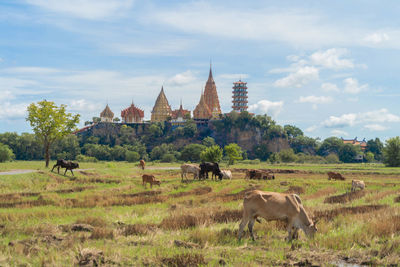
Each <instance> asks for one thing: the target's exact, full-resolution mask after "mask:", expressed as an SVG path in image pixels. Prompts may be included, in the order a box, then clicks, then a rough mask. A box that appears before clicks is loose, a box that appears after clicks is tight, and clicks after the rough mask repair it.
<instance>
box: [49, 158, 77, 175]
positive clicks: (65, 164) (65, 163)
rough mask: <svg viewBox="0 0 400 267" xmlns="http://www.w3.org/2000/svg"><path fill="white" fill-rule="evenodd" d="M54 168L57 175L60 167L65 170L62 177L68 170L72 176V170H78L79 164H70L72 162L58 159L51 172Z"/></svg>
mask: <svg viewBox="0 0 400 267" xmlns="http://www.w3.org/2000/svg"><path fill="white" fill-rule="evenodd" d="M55 167H57V172H58V173H60V167H61V168H65V172H64V175H65V174H66V173H67V171H68V170H70V171H71V173H72V175H74V173H73V172H72V169H76V168H79V164H78V163H75V162H72V161H66V160H63V159H58V160H57V163H56V165H54V166H53V169H51V171H53V170H54V168H55Z"/></svg>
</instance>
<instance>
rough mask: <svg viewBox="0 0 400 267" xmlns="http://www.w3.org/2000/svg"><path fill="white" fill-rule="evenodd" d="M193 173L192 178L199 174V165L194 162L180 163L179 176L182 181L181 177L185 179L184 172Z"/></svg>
mask: <svg viewBox="0 0 400 267" xmlns="http://www.w3.org/2000/svg"><path fill="white" fill-rule="evenodd" d="M188 173H193V179H196V178H199V175H200V167H199V166H197V165H195V164H183V165H181V177H182V181H183V177H185V178H186V179H187V176H186V174H188Z"/></svg>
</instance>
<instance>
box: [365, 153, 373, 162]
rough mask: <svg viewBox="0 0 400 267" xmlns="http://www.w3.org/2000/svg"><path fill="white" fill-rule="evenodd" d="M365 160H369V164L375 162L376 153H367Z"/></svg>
mask: <svg viewBox="0 0 400 267" xmlns="http://www.w3.org/2000/svg"><path fill="white" fill-rule="evenodd" d="M365 159H366V160H367V162H374V159H375V157H374V153H372V152H371V151H368V152H367V153H365Z"/></svg>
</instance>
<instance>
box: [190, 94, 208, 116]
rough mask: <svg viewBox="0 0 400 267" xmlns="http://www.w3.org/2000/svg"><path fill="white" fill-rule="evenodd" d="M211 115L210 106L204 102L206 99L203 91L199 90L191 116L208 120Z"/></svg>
mask: <svg viewBox="0 0 400 267" xmlns="http://www.w3.org/2000/svg"><path fill="white" fill-rule="evenodd" d="M212 116H213V114H212V112H211V110H210V108H209V107H208V105H207V104H206V100H205V97H204V94H203V92H201V96H200V102H199V104H197V106H196V108H195V109H194V110H193V118H194V119H196V120H209V119H211V118H212Z"/></svg>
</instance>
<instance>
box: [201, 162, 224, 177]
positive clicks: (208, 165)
mask: <svg viewBox="0 0 400 267" xmlns="http://www.w3.org/2000/svg"><path fill="white" fill-rule="evenodd" d="M208 172H212V175H211V178H212V179H214V176H215V177H217V176H218V177H219V179H220V180H222V173H221V170H220V169H219V165H218V163H213V162H203V163H201V164H200V177H199V179H204V178H207V179H208Z"/></svg>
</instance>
